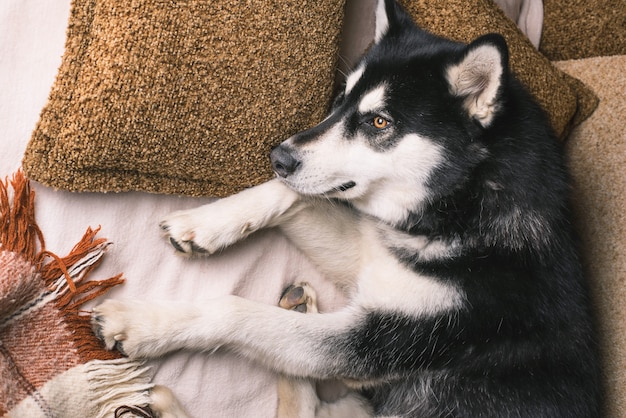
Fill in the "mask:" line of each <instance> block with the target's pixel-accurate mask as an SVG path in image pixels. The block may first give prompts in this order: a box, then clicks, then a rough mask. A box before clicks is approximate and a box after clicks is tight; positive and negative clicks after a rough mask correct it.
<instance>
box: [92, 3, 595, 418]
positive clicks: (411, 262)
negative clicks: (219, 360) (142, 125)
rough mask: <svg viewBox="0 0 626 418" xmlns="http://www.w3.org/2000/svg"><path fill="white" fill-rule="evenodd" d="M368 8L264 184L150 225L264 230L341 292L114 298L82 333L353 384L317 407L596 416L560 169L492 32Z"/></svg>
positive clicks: (590, 352)
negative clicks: (445, 27)
mask: <svg viewBox="0 0 626 418" xmlns="http://www.w3.org/2000/svg"><path fill="white" fill-rule="evenodd" d="M376 14H377V16H376V35H375V42H374V44H373V46H372V47H371V48H370V50H369V51H368V53H367V54H366V56H365V57H364V58H363V60H362V61H361V62H360V64H358V66H356V69H355V70H354V71H353V72H352V73H351V74H350V75H349V76H348V77H347V80H346V83H345V88H344V89H343V91H342V92H341V93H340V94H339V96H338V97H337V99H336V101H335V103H334V106H333V109H332V111H331V112H330V114H329V116H328V117H327V118H326V119H325V120H324V121H322V122H321V123H320V124H319V125H317V126H315V127H313V128H311V129H309V130H307V131H304V132H301V133H298V134H296V135H294V136H292V137H291V138H289V139H287V140H286V141H284V142H283V143H281V144H280V145H279V146H277V147H276V148H275V149H274V150H273V151H272V152H271V162H272V165H273V168H274V171H275V172H276V174H277V178H276V179H274V180H271V181H269V182H267V183H264V184H261V185H259V186H257V187H253V188H251V189H247V190H245V191H243V192H241V193H238V194H236V195H233V196H230V197H227V198H225V199H221V200H218V201H216V202H215V203H212V204H209V205H207V206H203V207H200V208H197V209H194V210H190V211H183V212H177V213H174V214H172V215H170V216H169V217H168V218H167V219H165V220H164V221H163V223H162V224H161V226H162V228H163V229H164V230H165V231H166V233H167V235H168V236H169V239H170V240H171V242H172V244H173V245H174V247H175V248H176V249H178V250H179V251H181V252H184V253H213V252H215V251H218V250H220V249H223V248H225V247H227V246H229V245H231V244H233V243H234V242H236V241H238V240H241V239H243V238H245V237H246V236H248V235H249V234H251V233H253V232H254V231H257V230H259V229H261V228H267V227H278V228H280V229H281V230H282V231H283V232H284V233H285V234H286V235H287V236H288V237H289V238H290V239H291V240H292V241H293V243H294V244H295V245H296V246H297V247H299V248H300V249H301V250H302V251H303V252H304V253H305V254H307V255H308V256H309V257H310V258H311V260H312V261H313V262H314V263H315V264H316V265H317V266H318V267H319V269H320V270H321V271H322V272H323V273H324V274H325V275H326V277H328V278H329V279H331V280H333V281H335V282H336V284H337V286H338V287H339V288H341V289H343V290H344V291H345V292H346V293H347V294H348V296H349V299H350V303H349V305H348V306H347V307H346V308H344V309H342V310H340V311H338V312H333V313H325V314H315V313H311V314H301V313H298V312H294V311H293V310H286V309H280V308H279V307H275V306H269V305H263V304H260V303H257V302H253V301H249V300H244V299H242V298H239V297H235V296H230V297H224V298H219V299H216V300H213V301H211V302H210V303H205V304H202V305H200V306H190V305H189V304H188V303H171V304H163V305H156V306H155V304H154V303H153V302H149V303H142V302H138V301H133V302H130V303H129V302H122V301H113V300H111V301H107V302H105V303H104V304H102V305H101V306H99V307H98V308H96V310H95V312H94V324H95V325H94V326H95V327H96V328H97V331H98V333H99V334H100V335H101V337H102V339H103V340H104V341H105V343H106V345H107V346H108V347H113V346H118V347H119V348H121V349H122V350H123V351H124V352H125V353H126V354H127V355H128V356H130V357H137V358H145V357H155V356H160V355H162V354H164V353H167V352H170V351H172V350H178V349H191V350H213V349H215V348H216V347H218V346H224V347H229V348H230V349H232V350H234V351H236V352H238V353H240V354H242V355H244V356H246V357H247V358H249V359H252V360H255V361H258V362H259V363H262V364H264V365H266V366H267V367H269V368H271V369H272V370H275V371H277V372H279V373H283V374H284V375H287V376H293V377H300V378H310V379H311V380H314V379H333V378H338V379H342V380H344V381H346V382H349V385H350V386H352V387H355V388H357V389H356V390H354V391H353V392H351V394H350V395H348V396H346V397H345V398H343V399H340V400H338V401H337V402H335V403H319V404H316V401H311V399H312V395H311V396H309V395H306V394H304V395H303V396H304V397H305V398H306V402H309V403H311V402H313V405H312V408H313V410H317V416H331V417H332V416H335V417H356V416H370V415H371V416H398V417H481V416H484V417H487V416H488V417H567V418H571V417H593V416H598V415H599V414H600V412H599V407H600V406H599V405H600V389H599V387H600V383H599V371H598V367H597V357H596V347H595V341H594V333H593V327H592V321H591V318H590V309H589V306H588V296H587V294H586V288H585V283H584V281H583V277H582V275H581V267H580V264H579V261H578V257H577V253H576V249H575V245H574V238H573V233H572V226H571V224H570V213H569V209H568V192H569V189H568V182H567V175H566V171H565V168H564V162H563V158H562V155H561V151H560V146H559V145H558V144H557V141H556V140H555V137H554V135H553V133H552V132H551V129H550V127H549V125H548V123H547V121H546V117H545V116H544V113H543V112H542V110H541V109H540V108H539V106H538V105H537V104H536V103H535V102H534V101H533V99H532V98H531V96H530V95H529V93H527V91H526V90H525V89H524V88H522V86H521V85H520V84H519V83H518V81H516V79H515V78H514V77H513V76H512V75H511V73H510V71H509V68H508V52H507V46H506V43H505V41H504V39H503V38H502V37H501V36H499V35H486V36H483V37H480V38H478V39H476V40H475V41H474V42H472V43H471V44H469V45H464V44H461V43H457V42H452V41H448V40H445V39H441V38H439V37H435V36H433V35H431V34H428V33H426V32H424V31H422V30H420V29H419V28H417V27H416V25H415V24H414V23H413V22H412V21H411V19H410V17H409V16H408V15H407V14H406V13H405V12H404V11H403V10H402V9H401V8H400V7H399V6H397V5H396V4H395V2H393V1H385V0H381V1H379V4H378V6H377V11H376ZM299 289H300V293H298V292H295V293H296V296H298V295H300V296H302V294H304V299H301V301H302V300H305V299H306V297H307V292H308V289H307V288H306V286H304V287H301V288H299ZM302 290H304V293H302ZM296 304H297V303H296ZM303 393H304V392H303ZM307 396H309V397H308V398H307ZM306 402H305V403H306ZM347 411H348V412H347ZM299 414H304V412H300V413H299Z"/></svg>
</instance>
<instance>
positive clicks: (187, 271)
mask: <svg viewBox="0 0 626 418" xmlns="http://www.w3.org/2000/svg"><path fill="white" fill-rule="evenodd" d="M69 10H70V0H2V1H0V176H1V177H2V178H3V179H4V178H5V177H6V176H9V175H10V174H12V173H13V172H14V171H15V170H17V169H18V168H19V166H20V161H21V159H22V155H23V152H24V149H25V147H26V144H27V143H28V140H29V139H30V135H31V132H32V130H33V128H34V127H35V124H36V122H37V120H38V117H39V113H40V111H41V109H42V108H43V106H44V105H45V103H46V99H47V97H48V93H49V91H50V87H51V85H52V83H53V82H54V79H55V76H56V72H57V68H58V66H59V65H60V63H61V57H62V54H63V50H64V42H65V30H66V26H67V21H68V17H69ZM33 187H34V190H35V191H36V194H37V199H36V210H37V220H38V222H39V224H40V227H41V229H42V231H43V233H44V235H45V238H46V244H47V248H48V249H49V250H51V251H53V252H55V253H57V254H59V255H65V254H67V252H69V250H70V249H71V247H72V246H73V245H74V244H75V243H76V242H77V241H78V240H79V239H80V237H81V236H82V234H83V233H84V231H85V230H86V228H87V226H92V227H97V226H98V225H101V226H102V230H101V232H100V236H102V237H106V238H108V239H109V240H110V241H112V242H113V243H114V245H113V246H111V247H110V249H109V252H108V254H107V255H106V257H105V259H104V262H103V264H102V265H101V266H100V267H99V268H98V269H97V270H96V271H95V272H94V273H93V276H92V277H93V278H95V279H98V278H100V279H102V278H108V277H110V276H112V275H115V274H117V273H120V272H123V273H124V276H125V278H126V279H127V281H126V283H125V284H124V285H122V286H118V287H117V288H115V289H114V290H112V291H111V292H110V293H109V295H108V297H114V298H140V299H144V300H156V299H181V300H190V301H198V302H200V303H210V299H211V298H212V297H215V296H218V295H224V294H228V293H235V294H239V295H241V296H244V297H247V298H250V299H256V300H259V301H263V302H266V303H271V304H275V303H276V302H277V299H278V296H279V295H280V292H281V290H282V289H283V288H284V287H285V286H286V284H288V283H290V282H293V281H298V280H302V279H306V280H308V281H310V282H312V283H313V284H314V286H316V288H317V289H318V292H319V293H321V294H322V295H324V297H323V298H322V300H321V301H320V304H321V308H322V309H324V308H326V309H330V308H332V307H333V306H334V305H336V304H338V303H340V302H341V299H340V297H339V296H338V295H337V293H336V292H335V290H334V289H333V288H332V287H331V286H330V285H329V284H328V283H325V282H324V281H323V279H322V278H321V277H320V276H319V275H318V273H317V272H316V271H315V270H314V269H313V268H312V267H311V265H310V264H309V263H308V261H307V260H306V259H304V258H303V256H302V255H301V254H300V253H298V252H297V251H296V250H295V249H294V248H293V247H292V246H291V245H290V244H289V242H288V241H287V240H286V239H285V238H284V237H283V236H282V235H280V234H279V233H278V232H276V231H271V230H270V231H267V232H263V233H260V234H258V235H256V236H253V237H251V238H250V239H248V240H247V241H245V242H243V243H241V244H239V245H237V246H236V247H235V248H233V249H230V250H227V251H225V252H224V253H222V254H220V255H217V256H213V257H210V258H205V259H193V260H189V259H185V258H182V257H178V256H176V255H175V254H174V251H173V250H172V248H171V247H170V246H169V245H168V243H167V242H165V241H164V240H163V239H162V238H161V237H160V233H159V228H158V226H157V223H158V220H159V219H160V218H161V217H162V216H163V215H165V214H167V213H168V212H170V211H173V210H177V209H181V208H189V207H194V206H197V205H199V204H202V203H205V202H207V201H208V199H197V198H180V197H175V196H165V195H154V194H147V193H140V192H132V193H121V194H115V193H108V194H98V193H83V194H77V193H70V192H66V191H55V190H52V189H50V188H47V187H43V186H41V185H39V184H37V183H35V184H33ZM153 366H154V371H155V381H156V382H158V383H162V384H166V385H167V386H169V387H170V388H172V389H173V391H174V392H175V394H176V395H177V397H178V398H179V399H180V400H181V401H182V402H183V404H184V405H185V407H186V408H187V409H188V410H189V412H190V413H192V415H193V416H195V417H208V416H217V417H252V416H253V417H257V418H262V417H273V416H275V411H276V402H277V399H276V378H275V376H274V375H273V374H272V373H270V372H268V371H266V370H264V369H263V368H261V367H258V366H256V365H254V364H250V363H249V362H247V361H245V360H244V359H241V358H238V357H237V356H235V355H233V354H231V353H228V352H221V351H220V352H217V353H215V354H212V355H207V354H197V353H195V354H194V353H177V354H174V355H171V356H168V357H167V358H165V359H163V360H162V361H156V362H153Z"/></svg>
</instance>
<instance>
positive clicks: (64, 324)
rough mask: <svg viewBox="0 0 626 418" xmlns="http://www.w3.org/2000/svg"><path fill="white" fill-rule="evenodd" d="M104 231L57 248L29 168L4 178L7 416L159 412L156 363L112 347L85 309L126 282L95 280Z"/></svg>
mask: <svg viewBox="0 0 626 418" xmlns="http://www.w3.org/2000/svg"><path fill="white" fill-rule="evenodd" d="M97 232H98V230H92V229H91V228H89V229H88V230H87V232H86V233H85V235H84V236H83V238H82V239H81V240H80V242H78V244H76V246H75V247H74V248H73V249H72V251H71V252H70V254H69V255H67V256H65V257H58V256H56V255H54V254H53V253H51V252H49V251H47V250H46V249H45V243H44V238H43V236H42V233H41V231H40V230H39V228H38V227H37V224H36V223H35V219H34V192H33V191H31V190H30V186H29V184H28V181H27V180H26V179H25V178H24V176H23V174H22V173H21V172H18V173H16V174H15V175H14V176H13V178H12V179H11V180H10V181H9V180H8V179H7V180H6V181H5V182H2V181H0V417H16V418H17V417H19V418H22V417H28V418H38V417H46V418H48V417H54V418H58V417H70V418H71V417H81V418H83V417H121V416H124V417H130V416H140V417H147V416H151V413H150V411H149V409H148V408H147V406H146V405H148V403H149V391H150V389H151V388H152V386H153V385H152V383H151V376H150V374H149V371H148V369H147V368H146V367H143V366H142V364H140V363H137V362H134V361H130V360H128V359H126V358H121V356H119V354H116V353H112V352H109V351H106V350H105V349H104V348H103V347H102V346H101V345H100V342H99V341H98V340H97V338H96V337H95V336H94V335H93V333H92V332H91V327H90V323H89V315H88V313H86V312H81V310H80V307H81V306H82V305H83V304H84V303H85V302H87V301H89V300H91V299H93V298H95V297H97V296H99V295H101V294H103V293H104V292H106V291H107V290H108V289H110V288H111V287H113V286H115V285H117V284H119V283H121V282H122V281H123V279H122V278H121V275H120V276H116V277H112V278H110V279H107V280H102V281H93V280H88V279H87V277H88V275H89V273H90V272H91V271H92V270H93V269H94V267H95V266H97V265H98V263H99V262H100V261H101V259H102V257H103V255H104V252H105V250H106V248H107V246H108V245H109V243H108V242H107V241H106V240H105V239H101V238H100V239H97V238H96V234H97Z"/></svg>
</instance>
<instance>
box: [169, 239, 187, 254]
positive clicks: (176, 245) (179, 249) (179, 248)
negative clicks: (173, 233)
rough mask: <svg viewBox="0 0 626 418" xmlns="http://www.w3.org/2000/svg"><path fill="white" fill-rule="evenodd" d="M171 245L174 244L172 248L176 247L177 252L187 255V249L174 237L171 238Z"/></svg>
mask: <svg viewBox="0 0 626 418" xmlns="http://www.w3.org/2000/svg"><path fill="white" fill-rule="evenodd" d="M170 244H172V247H174V249H175V250H176V251H178V252H181V253H186V251H185V249H184V248H183V247H182V246H181V245H180V244H179V243H178V241H176V240H175V239H174V238H172V237H170Z"/></svg>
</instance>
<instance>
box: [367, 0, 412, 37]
mask: <svg viewBox="0 0 626 418" xmlns="http://www.w3.org/2000/svg"><path fill="white" fill-rule="evenodd" d="M407 25H410V26H414V23H413V19H411V17H410V16H409V15H408V14H407V13H406V12H405V11H404V10H403V9H402V8H401V7H400V6H399V5H398V4H397V3H396V0H378V3H377V5H376V32H375V35H374V42H375V43H378V42H380V41H381V39H383V38H384V37H386V36H388V35H390V36H392V35H397V34H398V33H399V32H400V31H401V30H402V29H403V28H406V27H407Z"/></svg>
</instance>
